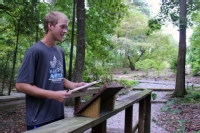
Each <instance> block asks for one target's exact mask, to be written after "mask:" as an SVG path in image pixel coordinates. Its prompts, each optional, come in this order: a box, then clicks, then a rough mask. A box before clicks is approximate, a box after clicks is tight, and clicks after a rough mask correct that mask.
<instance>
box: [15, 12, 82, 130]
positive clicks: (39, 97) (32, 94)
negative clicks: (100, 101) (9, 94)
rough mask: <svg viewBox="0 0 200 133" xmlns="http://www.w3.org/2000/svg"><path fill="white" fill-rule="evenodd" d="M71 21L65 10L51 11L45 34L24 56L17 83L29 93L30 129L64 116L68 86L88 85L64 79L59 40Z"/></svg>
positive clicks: (28, 114)
mask: <svg viewBox="0 0 200 133" xmlns="http://www.w3.org/2000/svg"><path fill="white" fill-rule="evenodd" d="M68 23H69V20H68V18H67V16H66V15H65V14H63V13H61V12H56V11H53V12H51V13H49V14H47V15H46V16H45V18H44V30H45V33H46V34H45V36H44V37H43V39H42V40H41V41H39V42H37V43H36V44H34V45H33V46H32V47H31V48H29V49H28V50H27V52H26V54H25V56H24V60H23V63H22V66H21V68H20V70H19V73H18V77H17V80H16V85H15V86H16V89H17V90H18V91H20V92H23V93H25V94H26V124H27V130H31V129H34V128H36V127H40V126H43V125H45V124H48V123H51V122H54V121H57V120H60V119H63V118H64V105H63V101H64V100H65V99H66V98H68V97H69V96H70V95H71V92H70V91H69V92H67V91H66V90H64V88H69V89H74V88H76V87H80V86H83V85H85V83H83V82H81V83H74V82H70V81H68V80H67V79H65V78H64V77H66V70H65V68H66V66H65V59H64V52H63V50H62V49H61V48H60V47H59V46H57V45H56V44H55V42H56V41H61V40H62V39H63V37H64V35H65V34H66V33H67V28H68Z"/></svg>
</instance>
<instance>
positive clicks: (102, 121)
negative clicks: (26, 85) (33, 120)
mask: <svg viewBox="0 0 200 133" xmlns="http://www.w3.org/2000/svg"><path fill="white" fill-rule="evenodd" d="M151 92H152V90H144V91H141V92H139V93H137V94H134V95H132V96H129V97H127V98H124V99H122V100H119V101H116V102H115V108H114V110H113V111H109V112H102V113H101V114H100V117H98V118H90V117H83V116H74V117H70V118H66V119H63V120H60V121H57V122H54V123H51V124H48V125H45V126H42V127H39V128H37V129H33V130H30V131H27V132H26V133H83V132H84V131H86V130H88V129H92V133H106V128H107V127H106V123H107V119H109V118H110V117H112V116H114V115H116V114H117V113H119V112H121V111H123V110H125V121H124V123H125V126H124V133H133V132H136V131H138V133H150V127H151ZM79 94H80V93H79ZM81 94H83V93H81ZM77 97H79V96H78V95H77ZM79 98H80V97H79ZM79 98H76V99H77V102H76V103H78V104H80V103H79V102H78V101H79V100H80V99H79ZM135 103H139V115H138V122H137V123H136V125H134V126H133V123H132V119H133V117H132V116H133V105H134V104H135ZM78 106H79V105H76V107H78ZM76 107H75V108H76Z"/></svg>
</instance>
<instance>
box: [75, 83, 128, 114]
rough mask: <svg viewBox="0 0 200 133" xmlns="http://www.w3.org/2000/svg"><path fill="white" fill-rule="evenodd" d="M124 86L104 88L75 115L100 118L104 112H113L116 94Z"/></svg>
mask: <svg viewBox="0 0 200 133" xmlns="http://www.w3.org/2000/svg"><path fill="white" fill-rule="evenodd" d="M122 88H124V86H122V85H108V86H104V87H103V88H102V89H101V90H100V91H99V92H98V93H96V94H95V95H94V96H93V97H92V98H91V99H90V100H89V101H87V102H86V103H85V104H84V105H82V106H81V107H80V108H79V109H78V110H77V111H76V112H74V115H81V116H87V117H92V118H98V117H100V115H101V114H102V113H104V112H108V111H113V110H114V105H115V94H117V93H118V92H119V91H120V90H121V89H122Z"/></svg>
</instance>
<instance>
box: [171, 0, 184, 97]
mask: <svg viewBox="0 0 200 133" xmlns="http://www.w3.org/2000/svg"><path fill="white" fill-rule="evenodd" d="M186 14H187V10H186V0H181V1H180V17H179V52H178V65H177V73H176V85H175V90H174V93H173V95H172V97H183V96H184V95H185V94H186V90H185V57H186V26H187V23H186Z"/></svg>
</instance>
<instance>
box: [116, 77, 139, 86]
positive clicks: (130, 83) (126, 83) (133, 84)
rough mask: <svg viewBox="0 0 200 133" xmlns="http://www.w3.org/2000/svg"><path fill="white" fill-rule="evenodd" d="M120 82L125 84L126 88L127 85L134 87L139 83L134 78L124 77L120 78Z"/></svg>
mask: <svg viewBox="0 0 200 133" xmlns="http://www.w3.org/2000/svg"><path fill="white" fill-rule="evenodd" d="M119 84H121V85H124V87H125V88H126V87H133V86H135V85H137V84H138V83H137V82H136V81H134V80H126V79H124V78H121V79H120V80H119Z"/></svg>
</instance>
